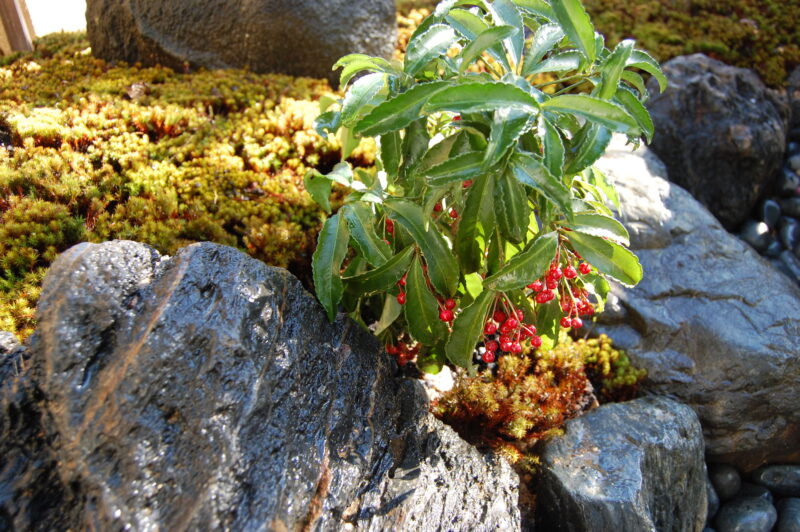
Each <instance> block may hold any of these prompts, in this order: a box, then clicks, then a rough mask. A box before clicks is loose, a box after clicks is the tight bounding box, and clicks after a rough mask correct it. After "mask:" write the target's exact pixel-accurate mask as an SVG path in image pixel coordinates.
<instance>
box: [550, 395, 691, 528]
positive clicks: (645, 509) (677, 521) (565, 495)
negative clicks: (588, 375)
mask: <svg viewBox="0 0 800 532" xmlns="http://www.w3.org/2000/svg"><path fill="white" fill-rule="evenodd" d="M542 470H543V473H542V478H541V480H540V483H539V490H538V497H537V520H536V524H537V528H538V527H540V528H541V529H542V530H553V531H561V530H564V531H570V532H577V531H586V532H589V531H595V530H620V531H621V530H642V531H646V530H652V531H655V530H659V531H660V530H681V531H684V530H685V531H692V530H693V531H699V530H701V529H702V528H703V523H704V522H705V520H706V516H707V499H706V471H705V462H704V459H703V433H702V429H701V428H700V422H699V421H698V419H697V416H696V415H695V413H694V412H693V411H692V410H691V408H689V407H688V406H686V405H681V404H679V403H676V402H674V401H671V400H669V399H666V398H660V397H646V398H642V399H637V400H635V401H630V402H627V403H616V404H608V405H604V406H602V407H600V408H598V409H596V410H593V411H591V412H589V413H588V414H586V415H584V416H582V417H580V418H577V419H573V420H570V421H568V422H567V425H566V427H565V435H564V436H563V437H561V438H555V439H553V440H551V441H549V442H548V443H547V444H545V446H544V450H543V453H542Z"/></svg>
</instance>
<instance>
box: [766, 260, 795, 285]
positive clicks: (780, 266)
mask: <svg viewBox="0 0 800 532" xmlns="http://www.w3.org/2000/svg"><path fill="white" fill-rule="evenodd" d="M769 263H770V264H772V267H773V268H775V269H776V270H778V271H779V272H781V273H782V274H783V275H785V276H786V277H788V278H789V279H791V280H793V281H794V280H795V277H794V273H792V270H790V269H789V267H788V266H787V265H786V264H785V263H784V262H783V261H782V260H781V259H780V257H778V258H770V259H769Z"/></svg>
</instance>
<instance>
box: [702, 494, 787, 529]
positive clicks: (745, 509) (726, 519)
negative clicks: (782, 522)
mask: <svg viewBox="0 0 800 532" xmlns="http://www.w3.org/2000/svg"><path fill="white" fill-rule="evenodd" d="M777 520H778V511H777V510H776V509H775V507H774V506H772V504H770V503H769V501H765V500H764V499H762V498H760V497H742V498H739V497H737V498H735V499H733V500H731V501H728V502H726V503H725V504H723V505H722V508H720V509H719V513H718V514H717V517H716V519H714V525H715V526H716V529H717V530H718V531H719V532H769V531H770V530H772V526H773V525H774V524H775V522H776V521H777Z"/></svg>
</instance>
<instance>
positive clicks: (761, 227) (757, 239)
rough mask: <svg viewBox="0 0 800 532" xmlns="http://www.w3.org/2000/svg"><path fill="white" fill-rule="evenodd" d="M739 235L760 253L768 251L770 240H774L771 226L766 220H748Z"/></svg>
mask: <svg viewBox="0 0 800 532" xmlns="http://www.w3.org/2000/svg"><path fill="white" fill-rule="evenodd" d="M739 236H740V237H741V239H742V240H744V241H745V242H747V243H748V244H750V245H751V246H752V247H753V248H754V249H755V250H756V251H758V252H759V253H763V252H764V251H766V249H767V248H768V247H769V244H770V242H772V236H770V234H769V226H768V225H767V224H765V223H764V222H756V221H755V220H747V221H746V222H745V223H744V226H743V227H742V230H741V232H740V233H739Z"/></svg>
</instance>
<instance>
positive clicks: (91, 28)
mask: <svg viewBox="0 0 800 532" xmlns="http://www.w3.org/2000/svg"><path fill="white" fill-rule="evenodd" d="M396 17H397V13H396V10H395V4H394V2H393V1H392V0H351V1H348V2H345V1H343V0H324V1H319V0H254V1H250V2H244V3H242V2H228V1H224V0H213V1H212V2H208V1H206V0H203V1H200V0H171V1H170V2H153V1H146V0H131V1H123V0H89V1H88V2H87V5H86V31H87V34H88V36H89V41H90V42H91V44H92V53H93V54H94V55H95V56H97V57H99V58H101V59H106V60H109V61H127V62H128V63H136V62H141V63H142V64H145V65H165V66H168V67H171V68H173V69H175V70H178V71H182V70H183V69H184V68H185V67H186V66H188V67H192V68H194V67H203V68H208V69H217V68H246V69H248V70H251V71H253V72H280V73H284V74H290V75H293V76H310V77H315V78H328V79H329V80H331V81H335V80H338V75H339V74H338V72H336V73H334V72H333V71H332V70H331V66H332V65H333V64H334V63H335V62H336V61H337V60H338V59H339V58H340V57H342V56H343V55H346V54H349V53H356V52H358V53H365V54H369V55H382V56H386V57H388V56H390V55H391V54H392V51H393V50H394V46H395V36H396V26H397V18H396Z"/></svg>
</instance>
